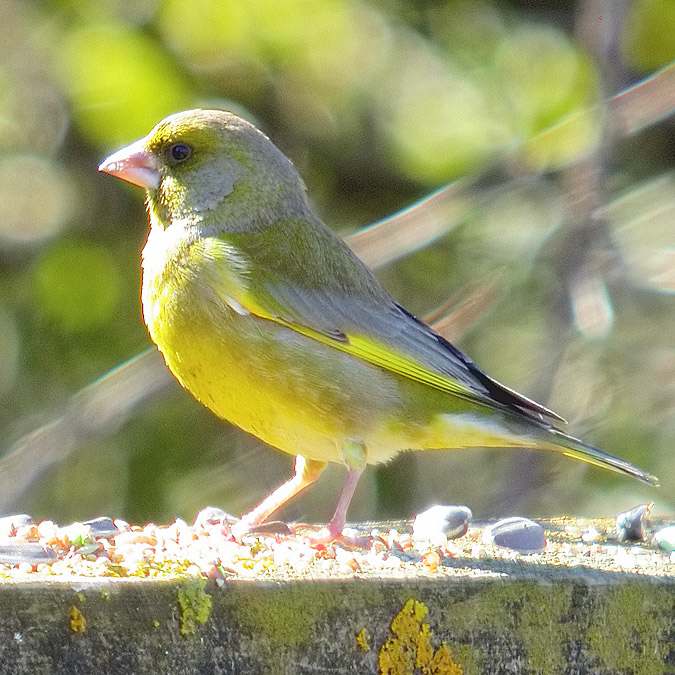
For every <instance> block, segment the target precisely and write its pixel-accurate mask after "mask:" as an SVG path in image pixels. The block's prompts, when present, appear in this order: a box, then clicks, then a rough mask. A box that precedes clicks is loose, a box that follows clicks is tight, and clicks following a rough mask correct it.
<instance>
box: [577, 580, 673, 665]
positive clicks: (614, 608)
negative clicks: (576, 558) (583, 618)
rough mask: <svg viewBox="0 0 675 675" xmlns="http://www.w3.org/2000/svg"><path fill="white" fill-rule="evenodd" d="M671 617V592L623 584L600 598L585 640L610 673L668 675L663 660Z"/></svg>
mask: <svg viewBox="0 0 675 675" xmlns="http://www.w3.org/2000/svg"><path fill="white" fill-rule="evenodd" d="M674 616H675V601H674V600H673V594H672V593H667V592H664V590H663V589H662V588H659V587H658V586H652V585H650V584H626V585H624V586H621V587H617V588H616V589H612V590H611V591H610V592H609V593H608V594H607V595H605V596H604V597H602V598H601V599H600V601H599V602H598V604H597V607H596V610H595V612H594V614H593V618H592V621H591V625H590V626H589V630H588V641H589V644H590V646H591V649H592V651H593V653H594V654H596V655H597V656H598V657H599V659H600V660H601V662H602V664H603V665H604V666H606V667H607V668H609V669H611V670H615V671H619V672H630V673H634V675H661V674H662V673H666V672H669V671H667V670H666V669H667V665H666V660H667V658H668V651H669V633H670V632H671V631H672V630H673V622H674V621H675V619H673V617H674ZM670 644H671V646H672V643H670Z"/></svg>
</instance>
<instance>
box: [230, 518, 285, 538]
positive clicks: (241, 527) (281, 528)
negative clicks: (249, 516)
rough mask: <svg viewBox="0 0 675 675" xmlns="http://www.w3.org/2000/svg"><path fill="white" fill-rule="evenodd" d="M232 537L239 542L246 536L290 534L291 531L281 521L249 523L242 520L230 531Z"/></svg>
mask: <svg viewBox="0 0 675 675" xmlns="http://www.w3.org/2000/svg"><path fill="white" fill-rule="evenodd" d="M230 532H231V534H232V536H233V537H234V538H235V539H236V540H237V541H241V538H242V537H243V536H244V535H246V534H251V535H256V534H292V533H293V529H292V528H291V527H290V526H288V525H287V524H286V523H284V522H283V521H282V520H268V521H266V522H264V523H251V522H249V521H247V520H246V519H245V518H242V519H241V520H239V521H238V522H237V523H235V524H234V525H233V526H232V528H231V529H230Z"/></svg>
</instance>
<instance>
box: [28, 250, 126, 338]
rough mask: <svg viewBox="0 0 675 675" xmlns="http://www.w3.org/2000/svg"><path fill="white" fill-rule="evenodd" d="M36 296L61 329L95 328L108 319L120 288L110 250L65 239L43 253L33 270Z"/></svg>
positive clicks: (113, 308)
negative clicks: (65, 240) (65, 241)
mask: <svg viewBox="0 0 675 675" xmlns="http://www.w3.org/2000/svg"><path fill="white" fill-rule="evenodd" d="M33 281H34V291H35V295H36V300H37V302H38V304H39V306H40V307H41V309H42V311H43V312H44V314H45V315H46V316H47V317H49V318H50V319H51V320H52V321H54V322H55V323H56V324H58V326H59V327H60V328H61V329H62V330H63V331H65V332H69V333H75V332H79V331H86V330H90V329H94V328H99V327H100V326H102V325H104V324H105V323H107V322H108V321H110V320H111V318H112V316H113V313H114V312H115V309H116V307H117V304H118V301H119V299H120V296H121V292H122V280H121V275H120V270H119V268H118V266H117V264H116V262H115V260H114V258H113V256H112V254H111V253H110V252H109V251H108V250H107V249H105V248H103V247H101V246H96V245H93V244H89V243H87V242H68V243H63V244H59V245H57V246H55V247H54V248H52V249H50V250H49V251H48V252H47V253H45V254H44V255H43V256H42V258H41V259H40V260H39V261H38V263H37V265H36V267H35V268H34V270H33Z"/></svg>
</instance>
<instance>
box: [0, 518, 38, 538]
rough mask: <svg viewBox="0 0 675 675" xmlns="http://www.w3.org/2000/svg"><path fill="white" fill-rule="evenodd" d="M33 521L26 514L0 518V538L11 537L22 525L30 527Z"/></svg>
mask: <svg viewBox="0 0 675 675" xmlns="http://www.w3.org/2000/svg"><path fill="white" fill-rule="evenodd" d="M32 524H33V519H32V518H31V517H30V516H29V515H28V514H26V513H19V514H17V515H15V516H2V518H0V537H13V536H14V535H15V534H16V531H17V530H18V529H19V528H20V527H23V526H24V525H32Z"/></svg>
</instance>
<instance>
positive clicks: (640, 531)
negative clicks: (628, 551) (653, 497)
mask: <svg viewBox="0 0 675 675" xmlns="http://www.w3.org/2000/svg"><path fill="white" fill-rule="evenodd" d="M653 506H654V503H653V502H650V503H649V504H640V505H638V506H636V507H635V508H633V509H631V510H630V511H624V512H623V513H620V514H619V515H618V516H617V517H616V536H617V538H618V540H619V541H644V540H645V539H646V538H647V531H646V527H647V520H649V514H650V513H651V510H652V507H653Z"/></svg>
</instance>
